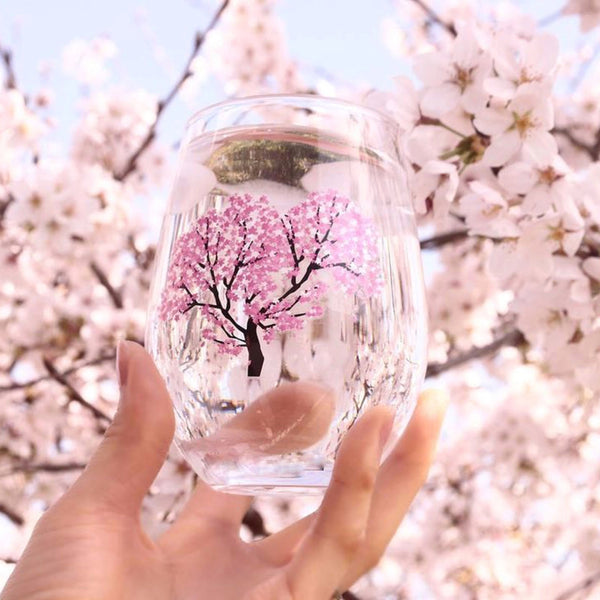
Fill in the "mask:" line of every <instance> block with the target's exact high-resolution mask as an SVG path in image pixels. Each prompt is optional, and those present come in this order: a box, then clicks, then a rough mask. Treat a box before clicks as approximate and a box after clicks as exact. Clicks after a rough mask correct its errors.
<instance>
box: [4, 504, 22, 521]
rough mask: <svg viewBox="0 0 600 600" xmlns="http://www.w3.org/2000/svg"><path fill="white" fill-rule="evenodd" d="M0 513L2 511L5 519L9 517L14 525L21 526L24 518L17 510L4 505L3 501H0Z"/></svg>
mask: <svg viewBox="0 0 600 600" xmlns="http://www.w3.org/2000/svg"><path fill="white" fill-rule="evenodd" d="M0 513H2V514H3V515H4V516H5V517H6V518H7V519H9V520H10V521H11V522H12V523H14V524H15V525H18V526H21V525H23V523H25V519H24V518H23V516H22V515H20V514H19V513H18V512H16V511H15V510H13V509H12V508H10V507H9V506H6V504H4V503H0Z"/></svg>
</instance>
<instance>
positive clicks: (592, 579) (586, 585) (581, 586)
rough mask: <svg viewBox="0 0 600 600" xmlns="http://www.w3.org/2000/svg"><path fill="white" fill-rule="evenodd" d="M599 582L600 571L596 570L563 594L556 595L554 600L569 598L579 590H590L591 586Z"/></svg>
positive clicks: (566, 599)
mask: <svg viewBox="0 0 600 600" xmlns="http://www.w3.org/2000/svg"><path fill="white" fill-rule="evenodd" d="M598 583H600V571H596V572H595V573H593V574H592V575H589V576H588V577H586V578H585V579H582V580H581V581H580V582H579V583H577V584H575V585H574V586H573V587H571V588H569V589H568V590H566V591H564V592H563V593H562V594H559V595H558V596H556V598H555V599H554V600H568V599H569V598H571V597H572V596H574V595H575V594H577V593H578V592H584V591H589V590H591V588H593V587H595V586H596V585H597V584H598Z"/></svg>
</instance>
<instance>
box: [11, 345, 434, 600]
mask: <svg viewBox="0 0 600 600" xmlns="http://www.w3.org/2000/svg"><path fill="white" fill-rule="evenodd" d="M127 352H128V354H129V357H128V361H127V365H126V367H127V368H126V369H125V371H126V374H125V375H124V376H123V371H122V377H121V379H122V388H123V389H122V398H121V403H120V405H119V410H118V412H117V415H116V416H115V420H114V422H113V424H112V425H111V427H110V428H109V431H108V432H107V435H106V436H105V439H104V440H103V442H102V444H101V445H100V448H99V449H98V450H97V451H96V453H95V454H94V456H93V457H92V459H91V461H90V464H89V465H88V467H87V469H86V470H85V471H84V473H83V474H82V476H81V477H80V478H79V479H78V480H77V481H76V482H75V483H74V485H73V486H72V488H71V489H70V490H69V491H68V492H67V493H66V494H65V495H64V496H63V497H62V498H61V499H60V500H59V501H58V502H57V503H56V504H55V505H54V506H53V507H52V508H51V509H50V510H49V511H48V512H47V513H46V514H45V515H44V517H43V518H42V519H41V520H40V522H39V523H38V526H37V527H36V529H35V532H34V535H33V536H32V539H31V541H30V543H29V545H28V546H27V549H26V551H25V553H24V555H23V557H22V559H21V560H20V561H19V564H18V565H17V568H16V569H15V571H14V573H13V576H12V577H11V578H10V579H9V582H8V584H7V586H6V587H5V589H4V591H3V592H2V594H1V595H0V600H42V599H43V600H107V599H110V600H120V599H123V600H125V599H127V600H201V599H204V598H211V599H213V598H214V599H215V600H230V599H231V600H298V599H300V598H302V599H303V600H304V599H307V600H326V599H329V598H330V597H331V595H332V593H333V592H334V590H335V589H336V588H337V589H346V588H347V587H349V586H350V585H351V584H352V583H353V581H354V580H355V579H356V578H357V577H359V576H360V575H361V574H362V573H364V572H365V571H366V570H368V569H369V568H370V567H372V566H373V565H374V564H375V563H376V562H377V559H378V558H379V556H380V555H381V553H382V552H383V550H384V549H385V547H386V546H387V544H388V542H389V540H390V539H391V537H392V535H393V534H394V532H395V530H396V528H397V526H398V524H399V523H400V521H401V519H402V517H403V516H404V513H405V512H406V510H407V509H408V506H409V504H410V502H411V500H412V498H413V496H414V494H415V493H416V491H417V490H418V488H419V486H420V484H421V483H422V481H423V479H424V477H425V474H426V472H427V469H428V467H429V462H430V460H431V456H432V454H433V448H434V445H435V440H436V438H437V433H438V430H439V426H440V424H441V417H442V412H443V402H440V401H439V398H436V397H435V395H433V396H432V397H430V398H429V400H428V401H422V402H421V406H420V407H419V409H418V410H417V413H416V415H415V417H414V418H413V421H412V423H411V424H410V426H409V428H408V430H407V432H406V433H405V435H404V437H403V438H402V440H401V441H400V443H399V444H398V445H397V446H396V448H395V449H394V451H393V452H392V453H391V454H390V456H389V457H388V459H387V460H386V461H385V462H384V464H383V465H382V466H381V468H378V464H379V460H380V456H381V450H382V446H381V443H380V439H381V435H382V433H384V432H385V430H386V429H387V428H388V427H389V425H390V424H391V422H390V414H389V411H388V410H387V409H385V408H384V407H378V408H375V409H372V410H371V411H369V412H368V413H367V414H366V415H365V416H364V417H363V418H362V419H360V420H359V421H358V422H357V423H356V424H355V425H354V427H353V428H352V430H351V431H350V433H349V434H348V435H347V436H346V438H345V440H344V441H343V443H342V445H341V447H340V449H339V452H338V457H337V459H336V464H335V468H334V473H333V478H332V483H331V485H330V487H329V488H328V490H327V492H326V494H325V498H324V500H323V503H322V505H321V507H320V509H319V511H318V512H317V513H316V514H315V515H312V516H310V517H307V518H306V519H303V520H301V521H298V522H296V523H294V524H292V525H291V526H290V527H288V528H287V529H284V530H283V531H280V532H279V533H277V534H275V535H273V536H270V537H268V538H266V539H264V540H260V541H257V542H252V543H245V542H243V541H242V540H241V539H240V537H239V529H240V523H241V521H242V518H243V515H244V513H245V512H246V510H247V509H248V507H249V505H250V498H248V497H245V496H234V495H229V494H223V493H218V492H216V491H214V490H212V489H211V488H210V487H208V486H207V485H206V484H204V483H202V482H200V483H199V484H198V486H197V488H196V490H195V491H194V493H193V494H192V497H191V498H190V500H189V501H188V503H187V505H186V507H185V508H184V509H183V511H182V512H181V514H180V515H179V516H178V518H177V520H176V522H175V524H174V525H173V526H172V527H171V528H170V529H169V530H168V531H167V532H166V533H164V534H163V535H162V536H161V537H160V538H158V539H157V540H156V541H152V540H151V539H150V538H149V537H148V536H147V535H146V533H145V532H144V531H143V529H142V527H141V524H140V520H139V510H140V505H141V503H142V500H143V497H144V495H145V494H146V492H147V490H148V487H149V486H150V484H151V483H152V480H153V479H154V477H155V476H156V474H157V472H158V470H159V469H160V467H161V465H162V463H163V461H164V458H165V456H166V453H167V451H168V448H169V444H170V442H171V440H172V437H173V429H174V423H173V411H172V408H171V403H170V399H169V397H168V394H167V392H166V389H165V388H164V384H163V382H162V380H161V378H160V376H159V374H158V372H157V371H156V369H155V368H154V365H153V364H152V361H151V359H150V357H149V356H148V355H147V354H146V353H145V352H144V351H143V349H142V348H140V347H139V346H137V345H135V344H128V350H127ZM282 389H283V388H282ZM298 389H300V388H298ZM308 390H309V388H306V389H305V390H304V392H307V391H308ZM282 393H286V392H285V391H283V392H282ZM296 393H298V392H296ZM390 498H394V499H395V502H393V503H390Z"/></svg>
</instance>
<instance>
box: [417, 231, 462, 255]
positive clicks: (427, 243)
mask: <svg viewBox="0 0 600 600" xmlns="http://www.w3.org/2000/svg"><path fill="white" fill-rule="evenodd" d="M467 237H469V231H468V230H467V229H457V230H455V231H448V232H447V233H441V234H440V235H436V236H433V237H430V238H427V239H424V240H421V241H420V244H421V250H431V249H432V248H439V247H440V246H445V245H446V244H451V243H452V242H459V241H462V240H464V239H466V238H467Z"/></svg>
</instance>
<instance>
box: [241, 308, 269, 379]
mask: <svg viewBox="0 0 600 600" xmlns="http://www.w3.org/2000/svg"><path fill="white" fill-rule="evenodd" d="M244 341H245V342H246V348H248V358H249V362H248V377H260V374H261V372H262V368H263V364H264V362H265V357H264V354H263V352H262V349H261V347H260V340H259V339H258V332H257V325H256V323H255V322H254V321H253V320H252V319H248V324H247V325H246V330H245V332H244Z"/></svg>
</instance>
